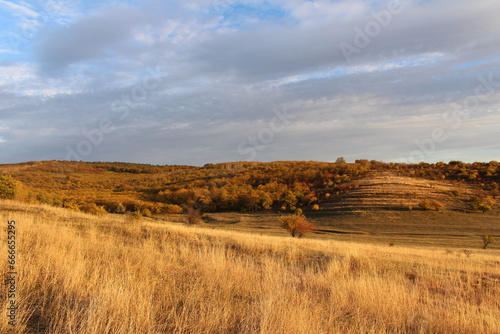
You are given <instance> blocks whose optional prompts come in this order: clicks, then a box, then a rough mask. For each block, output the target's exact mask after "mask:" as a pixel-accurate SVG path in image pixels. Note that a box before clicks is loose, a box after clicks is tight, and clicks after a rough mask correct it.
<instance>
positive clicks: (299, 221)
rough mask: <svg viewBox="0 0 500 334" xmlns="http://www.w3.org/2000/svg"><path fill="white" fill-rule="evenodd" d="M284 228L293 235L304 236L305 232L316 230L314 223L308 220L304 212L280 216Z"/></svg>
mask: <svg viewBox="0 0 500 334" xmlns="http://www.w3.org/2000/svg"><path fill="white" fill-rule="evenodd" d="M278 220H279V222H280V225H281V227H282V228H284V229H285V230H287V231H288V233H290V235H291V236H292V237H294V238H295V237H298V238H300V237H302V236H303V235H304V234H306V233H308V232H312V231H316V228H315V227H314V224H313V223H311V222H309V221H307V218H306V216H304V215H302V214H293V215H286V216H280V217H278Z"/></svg>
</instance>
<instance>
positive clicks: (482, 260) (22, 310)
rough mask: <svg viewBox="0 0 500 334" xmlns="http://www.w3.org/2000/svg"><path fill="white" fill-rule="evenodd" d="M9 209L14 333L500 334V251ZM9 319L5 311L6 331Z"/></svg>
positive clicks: (3, 251)
mask: <svg viewBox="0 0 500 334" xmlns="http://www.w3.org/2000/svg"><path fill="white" fill-rule="evenodd" d="M0 218H1V221H2V222H3V223H2V224H4V225H5V227H2V229H1V233H2V234H1V240H2V242H1V243H0V245H1V247H0V257H4V258H5V261H4V260H1V261H2V263H6V259H7V242H6V237H7V236H6V227H7V221H8V220H11V219H14V220H15V221H16V223H17V233H18V234H17V236H18V239H17V240H18V244H17V252H18V268H17V270H18V286H17V289H18V292H17V302H18V304H19V309H18V313H17V322H18V324H17V326H16V327H15V331H13V333H47V334H63V333H64V334H66V333H81V334H103V333H116V334H125V333H127V334H134V333H138V334H139V333H140V334H148V333H151V334H152V333H179V334H180V333H184V334H192V333H221V334H223V333H228V334H229V333H235V334H236V333H238V334H239V333H242V334H243V333H269V334H276V333H283V334H286V333H304V334H312V333H433V334H434V333H443V334H444V333H447V334H448V333H500V257H499V255H500V253H499V251H498V250H480V249H477V250H473V251H472V252H462V251H460V250H446V249H444V248H437V247H436V248H424V247H414V248H404V247H399V246H395V247H388V246H380V245H370V244H361V243H353V242H345V241H335V240H327V239H321V240H319V239H313V238H302V239H293V238H290V237H281V236H264V235H257V234H250V233H242V232H234V231H224V230H213V229H208V228H201V227H189V226H184V225H181V224H173V223H161V224H160V223H157V222H154V221H153V220H147V219H143V220H142V221H139V222H137V221H130V220H125V219H123V218H122V217H119V216H117V217H112V216H109V217H97V216H92V215H87V214H83V213H78V212H72V211H68V210H65V209H60V208H53V207H49V206H33V205H31V206H30V205H26V204H20V203H17V202H13V201H1V202H0ZM1 271H2V277H6V275H7V273H6V272H7V268H6V266H5V265H2V267H1ZM7 302H8V300H7V298H6V295H5V293H2V294H1V300H0V304H1V305H2V309H4V310H5V309H6V308H7ZM3 313H4V312H3ZM11 330H12V328H11V326H9V325H8V323H7V318H6V317H5V316H2V318H1V322H0V332H2V333H7V332H9V331H11Z"/></svg>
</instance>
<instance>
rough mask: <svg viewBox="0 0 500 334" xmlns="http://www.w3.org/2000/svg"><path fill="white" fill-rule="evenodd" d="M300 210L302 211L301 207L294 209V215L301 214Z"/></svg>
mask: <svg viewBox="0 0 500 334" xmlns="http://www.w3.org/2000/svg"><path fill="white" fill-rule="evenodd" d="M302 212H303V211H302V209H301V208H298V209H295V211H294V214H296V215H301V214H302Z"/></svg>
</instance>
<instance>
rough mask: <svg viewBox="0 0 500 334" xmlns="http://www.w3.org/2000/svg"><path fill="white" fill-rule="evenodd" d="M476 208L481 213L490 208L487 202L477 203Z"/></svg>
mask: <svg viewBox="0 0 500 334" xmlns="http://www.w3.org/2000/svg"><path fill="white" fill-rule="evenodd" d="M477 208H478V209H479V211H482V212H483V214H485V213H486V212H489V211H491V210H492V209H491V206H489V205H488V204H484V203H481V204H479V205H478V206H477Z"/></svg>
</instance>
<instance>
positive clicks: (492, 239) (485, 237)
mask: <svg viewBox="0 0 500 334" xmlns="http://www.w3.org/2000/svg"><path fill="white" fill-rule="evenodd" d="M494 242H495V237H494V236H493V235H491V234H485V235H483V244H484V246H483V249H486V247H488V245H489V244H492V243H494Z"/></svg>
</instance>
